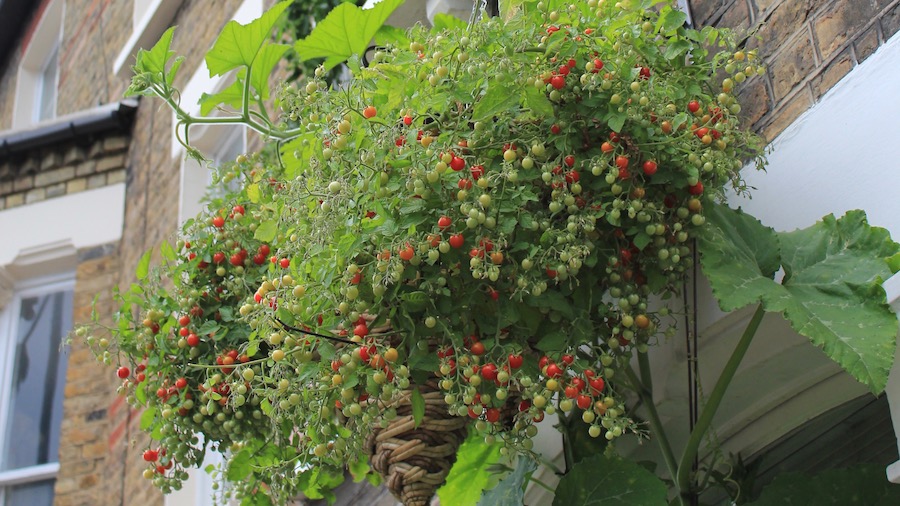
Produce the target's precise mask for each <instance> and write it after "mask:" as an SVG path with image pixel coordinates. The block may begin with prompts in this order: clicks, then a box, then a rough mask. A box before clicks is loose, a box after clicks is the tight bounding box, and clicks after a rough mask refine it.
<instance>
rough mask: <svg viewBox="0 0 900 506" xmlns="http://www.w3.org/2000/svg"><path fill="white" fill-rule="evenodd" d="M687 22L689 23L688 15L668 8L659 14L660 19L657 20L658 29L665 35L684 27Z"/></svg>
mask: <svg viewBox="0 0 900 506" xmlns="http://www.w3.org/2000/svg"><path fill="white" fill-rule="evenodd" d="M685 21H687V14H686V13H684V12H683V11H681V10H679V9H673V8H671V7H669V6H666V7H663V8H662V10H661V11H660V12H659V19H658V20H656V29H657V30H659V31H661V32H663V33H669V32H672V31H675V30H677V29H678V28H679V27H681V26H684V22H685Z"/></svg>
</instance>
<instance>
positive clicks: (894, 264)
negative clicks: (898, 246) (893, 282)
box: [887, 253, 900, 274]
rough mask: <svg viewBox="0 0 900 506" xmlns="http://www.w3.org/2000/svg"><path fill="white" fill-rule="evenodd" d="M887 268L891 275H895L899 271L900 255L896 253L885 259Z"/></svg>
mask: <svg viewBox="0 0 900 506" xmlns="http://www.w3.org/2000/svg"><path fill="white" fill-rule="evenodd" d="M887 264H888V268H889V269H890V270H891V274H897V271H900V253H896V254H894V255H891V256H889V257H888V258H887Z"/></svg>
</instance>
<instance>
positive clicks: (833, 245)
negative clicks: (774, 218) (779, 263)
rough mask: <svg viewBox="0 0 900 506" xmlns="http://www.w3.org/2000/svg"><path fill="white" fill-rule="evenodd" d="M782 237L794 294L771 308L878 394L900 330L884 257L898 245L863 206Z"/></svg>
mask: <svg viewBox="0 0 900 506" xmlns="http://www.w3.org/2000/svg"><path fill="white" fill-rule="evenodd" d="M778 235H779V240H780V242H781V245H782V247H781V248H782V253H781V255H782V258H783V264H784V270H785V280H784V287H785V288H786V289H787V292H788V293H789V296H782V297H777V298H775V297H769V300H768V301H767V304H766V305H767V307H766V309H767V310H770V311H783V312H784V316H785V318H787V319H788V321H789V322H790V323H791V326H792V327H794V330H796V331H797V332H798V333H800V334H802V335H804V336H806V337H808V338H810V340H811V341H812V342H813V344H815V345H816V346H819V347H821V348H822V349H823V351H824V352H825V354H826V355H828V356H829V357H831V359H832V360H834V361H835V362H837V363H838V364H840V366H841V367H843V368H844V369H845V370H846V371H847V372H849V373H850V374H851V375H852V376H853V377H854V378H856V379H857V380H859V381H860V382H862V383H864V384H866V385H867V386H868V387H869V388H870V389H871V390H872V391H873V392H874V393H876V394H877V393H880V392H881V391H883V390H884V387H885V385H886V384H887V377H888V373H889V372H890V369H891V365H892V364H893V361H894V348H895V346H896V335H897V317H896V315H895V314H894V312H893V311H892V310H891V308H890V306H888V304H887V300H886V296H885V293H884V289H883V288H882V287H881V282H882V280H884V279H886V278H888V277H890V275H891V271H890V269H889V268H888V265H887V262H886V261H885V259H886V258H887V257H889V256H891V255H893V254H895V253H896V252H897V250H898V249H900V246H898V245H897V243H895V242H894V241H892V240H891V238H890V234H889V233H888V232H887V230H885V229H883V228H878V227H870V226H869V224H868V223H867V221H866V215H865V213H864V212H862V211H848V212H847V214H846V215H844V217H842V218H840V219H835V218H834V216H832V215H828V216H826V217H824V218H823V219H822V221H820V222H818V223H816V224H815V225H813V226H811V227H808V228H806V229H803V230H798V231H795V232H790V233H782V234H778Z"/></svg>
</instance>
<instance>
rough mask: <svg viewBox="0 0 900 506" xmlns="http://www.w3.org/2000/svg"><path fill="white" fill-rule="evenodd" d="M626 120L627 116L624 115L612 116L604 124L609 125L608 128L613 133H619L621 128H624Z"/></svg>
mask: <svg viewBox="0 0 900 506" xmlns="http://www.w3.org/2000/svg"><path fill="white" fill-rule="evenodd" d="M626 119H628V116H627V115H626V114H624V113H617V114H613V115H611V116H610V117H609V119H608V120H607V121H606V123H607V124H608V125H609V128H610V129H611V130H612V131H614V132H621V131H622V127H624V126H625V120H626Z"/></svg>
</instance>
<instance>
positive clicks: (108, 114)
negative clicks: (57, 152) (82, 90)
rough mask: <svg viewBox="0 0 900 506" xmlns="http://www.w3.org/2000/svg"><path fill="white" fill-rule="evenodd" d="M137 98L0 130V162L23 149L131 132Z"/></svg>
mask: <svg viewBox="0 0 900 506" xmlns="http://www.w3.org/2000/svg"><path fill="white" fill-rule="evenodd" d="M137 107H138V101H137V100H135V99H125V100H122V101H121V102H114V103H111V104H106V105H102V106H100V107H96V108H94V109H90V110H88V111H83V112H78V113H75V114H70V115H67V116H61V117H59V118H56V119H54V120H51V121H49V122H44V123H41V124H39V125H38V126H36V127H35V128H32V129H29V130H7V131H5V132H0V161H3V160H5V159H7V158H10V157H12V156H13V155H15V154H17V153H21V152H25V151H33V150H37V149H41V148H44V147H48V146H53V145H55V144H59V143H61V142H65V141H72V140H78V139H87V138H90V137H91V136H92V135H95V134H99V133H105V132H110V131H121V132H130V131H131V124H132V122H133V120H134V115H135V111H137Z"/></svg>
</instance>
